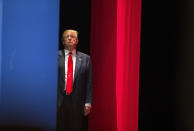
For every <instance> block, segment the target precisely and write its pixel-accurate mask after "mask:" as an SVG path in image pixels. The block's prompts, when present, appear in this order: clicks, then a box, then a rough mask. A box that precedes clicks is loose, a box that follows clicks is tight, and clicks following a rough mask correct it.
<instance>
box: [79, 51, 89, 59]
mask: <svg viewBox="0 0 194 131" xmlns="http://www.w3.org/2000/svg"><path fill="white" fill-rule="evenodd" d="M77 55H78V56H80V57H85V58H90V56H89V55H88V54H85V53H83V52H80V51H77Z"/></svg>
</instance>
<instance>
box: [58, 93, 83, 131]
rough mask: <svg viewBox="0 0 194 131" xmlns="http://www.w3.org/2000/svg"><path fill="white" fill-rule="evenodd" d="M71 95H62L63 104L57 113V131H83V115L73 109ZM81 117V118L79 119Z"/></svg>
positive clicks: (73, 103)
mask: <svg viewBox="0 0 194 131" xmlns="http://www.w3.org/2000/svg"><path fill="white" fill-rule="evenodd" d="M74 105H75V102H73V99H72V95H71V94H70V95H64V97H63V104H62V107H61V108H60V109H58V113H57V131H83V130H85V129H83V128H84V127H83V120H84V116H83V114H80V112H79V111H77V109H75V106H74ZM80 115H81V117H80Z"/></svg>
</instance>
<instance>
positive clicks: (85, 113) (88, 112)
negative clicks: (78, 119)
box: [84, 106, 91, 116]
mask: <svg viewBox="0 0 194 131" xmlns="http://www.w3.org/2000/svg"><path fill="white" fill-rule="evenodd" d="M90 112H91V106H85V107H84V116H87V115H89V114H90Z"/></svg>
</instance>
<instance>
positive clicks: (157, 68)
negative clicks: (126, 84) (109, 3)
mask: <svg viewBox="0 0 194 131" xmlns="http://www.w3.org/2000/svg"><path fill="white" fill-rule="evenodd" d="M193 22H194V1H192V0H179V1H176V0H171V1H168V0H164V1H155V0H149V1H147V0H142V37H141V69H140V108H139V109H140V111H139V130H140V131H193V130H194V95H193V92H194V89H193V87H194V83H193V78H194V77H193V76H194V64H193V63H194V62H193V58H194V53H193V43H194V37H193V35H194V30H193V29H194V28H193V27H194V26H193Z"/></svg>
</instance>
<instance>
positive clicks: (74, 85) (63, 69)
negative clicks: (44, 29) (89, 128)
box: [57, 29, 92, 131]
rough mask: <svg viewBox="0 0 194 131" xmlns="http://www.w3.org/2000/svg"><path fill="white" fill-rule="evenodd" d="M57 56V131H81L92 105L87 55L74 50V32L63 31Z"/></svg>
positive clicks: (75, 41)
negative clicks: (60, 47) (62, 47)
mask: <svg viewBox="0 0 194 131" xmlns="http://www.w3.org/2000/svg"><path fill="white" fill-rule="evenodd" d="M62 43H63V44H64V47H65V49H64V50H60V51H59V54H58V106H57V131H81V130H82V129H83V119H84V117H85V116H87V115H88V114H89V113H90V110H91V103H92V67H91V60H90V56H88V55H86V54H84V53H81V52H79V51H77V50H76V46H77V44H78V32H77V31H76V30H72V29H69V30H65V31H64V33H63V36H62Z"/></svg>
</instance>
